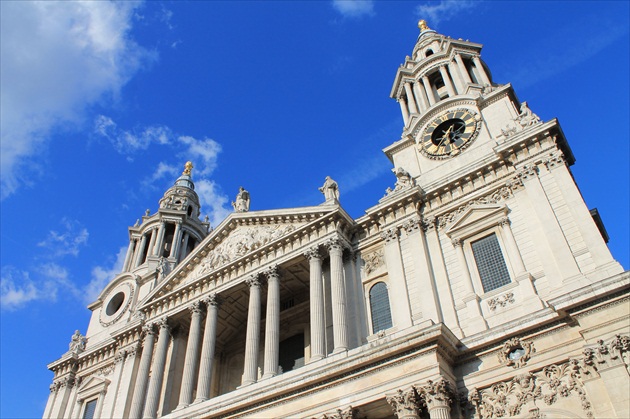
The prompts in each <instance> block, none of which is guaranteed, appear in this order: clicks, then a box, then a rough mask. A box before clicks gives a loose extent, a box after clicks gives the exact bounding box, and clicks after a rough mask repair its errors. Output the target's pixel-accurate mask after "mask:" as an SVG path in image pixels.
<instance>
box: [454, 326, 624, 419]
mask: <svg viewBox="0 0 630 419" xmlns="http://www.w3.org/2000/svg"><path fill="white" fill-rule="evenodd" d="M583 354H584V356H583V357H581V358H577V359H570V360H569V361H568V362H565V363H562V364H559V365H549V366H546V367H544V368H543V369H542V370H539V371H537V372H534V373H532V372H529V373H526V374H521V375H518V376H516V377H514V378H513V379H511V380H509V381H504V382H500V383H497V384H493V385H492V386H490V387H488V388H485V389H483V390H478V389H476V388H473V389H472V390H471V391H470V393H469V394H468V399H467V403H465V404H468V405H469V406H472V408H473V409H474V410H475V411H476V414H475V417H477V418H480V419H486V418H498V417H513V416H518V415H522V414H524V413H525V409H528V410H527V413H528V414H527V417H528V418H543V417H544V414H543V413H541V412H540V407H539V406H537V402H542V403H544V404H545V405H547V406H551V405H553V404H555V403H557V402H558V400H559V399H561V398H568V397H574V396H577V398H579V400H580V405H581V408H582V410H583V411H584V412H585V413H586V416H587V417H588V418H592V417H593V412H592V410H591V403H590V401H589V400H588V397H587V395H586V391H585V390H584V380H585V379H590V378H595V377H597V376H598V375H599V373H598V368H602V367H610V366H612V365H619V364H625V367H626V368H628V367H629V357H630V337H628V336H621V335H616V336H615V337H614V338H613V339H612V340H611V341H609V342H608V343H605V342H604V341H603V340H599V341H598V342H597V344H596V345H592V346H589V347H587V348H585V349H584V352H583Z"/></svg>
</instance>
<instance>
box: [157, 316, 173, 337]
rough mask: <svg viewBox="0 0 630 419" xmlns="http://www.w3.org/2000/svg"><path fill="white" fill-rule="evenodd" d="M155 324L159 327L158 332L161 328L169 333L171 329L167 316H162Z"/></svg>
mask: <svg viewBox="0 0 630 419" xmlns="http://www.w3.org/2000/svg"><path fill="white" fill-rule="evenodd" d="M155 325H156V326H157V327H158V328H159V329H160V332H161V331H162V330H166V331H167V332H169V333H170V331H171V326H169V324H168V317H162V318H161V319H159V320H156V321H155Z"/></svg>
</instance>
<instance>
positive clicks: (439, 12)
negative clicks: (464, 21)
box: [416, 0, 474, 28]
mask: <svg viewBox="0 0 630 419" xmlns="http://www.w3.org/2000/svg"><path fill="white" fill-rule="evenodd" d="M473 6H474V3H473V2H472V1H470V0H441V1H439V2H433V1H432V2H426V3H425V4H421V5H419V6H418V7H416V14H417V15H418V17H419V19H424V20H426V21H427V24H428V25H429V27H430V28H433V27H434V26H438V25H439V24H440V23H441V22H443V21H446V20H449V19H450V18H451V17H453V16H455V14H456V13H458V12H461V11H463V10H467V9H470V8H472V7H473Z"/></svg>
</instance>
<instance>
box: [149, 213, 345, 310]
mask: <svg viewBox="0 0 630 419" xmlns="http://www.w3.org/2000/svg"><path fill="white" fill-rule="evenodd" d="M340 217H341V218H345V219H348V220H349V221H350V219H349V217H347V216H346V215H345V213H344V212H341V211H340V210H339V208H338V207H332V206H331V207H321V206H318V207H304V208H299V209H288V210H274V211H255V212H251V211H250V212H246V213H232V214H230V216H228V218H226V219H225V220H224V221H223V222H222V223H221V224H220V225H219V226H218V227H217V228H216V229H214V230H213V231H212V232H211V233H210V235H208V237H206V238H205V240H204V241H203V242H202V243H201V244H200V245H199V246H197V247H196V248H195V249H194V250H193V251H192V252H191V254H190V255H188V257H187V258H186V259H185V260H184V261H182V262H180V263H179V265H177V266H176V267H175V268H174V269H173V270H172V272H170V273H169V274H168V276H167V277H166V278H165V279H164V280H163V281H161V282H160V283H159V285H158V286H157V287H156V288H155V289H154V290H153V291H151V292H150V293H149V295H147V297H145V299H144V301H143V302H142V303H141V306H144V305H146V304H149V303H151V302H152V301H154V300H156V299H159V298H161V297H163V296H165V295H167V294H171V293H174V292H178V290H180V289H181V288H183V287H187V286H189V285H190V284H193V283H196V282H202V281H204V279H205V278H207V277H208V276H213V275H217V276H218V277H222V278H223V279H225V278H226V277H225V272H229V275H233V273H234V272H235V269H234V266H237V265H238V268H237V269H238V270H239V272H241V273H243V272H244V271H243V270H245V271H247V270H248V269H249V268H248V266H249V267H251V266H258V265H257V262H256V259H257V258H259V257H262V256H263V255H264V254H265V253H266V252H267V251H277V249H278V248H279V247H283V248H285V246H286V244H287V243H288V242H289V241H291V240H294V239H297V237H298V236H297V235H299V234H300V231H301V230H304V234H313V231H318V233H317V234H325V232H326V231H329V229H330V227H327V225H329V224H331V223H334V224H335V225H336V223H338V221H339V218H340ZM322 220H327V221H326V222H322ZM309 226H313V228H309ZM333 228H336V227H333ZM300 243H302V241H300ZM274 249H275V250H274ZM224 270H225V272H224Z"/></svg>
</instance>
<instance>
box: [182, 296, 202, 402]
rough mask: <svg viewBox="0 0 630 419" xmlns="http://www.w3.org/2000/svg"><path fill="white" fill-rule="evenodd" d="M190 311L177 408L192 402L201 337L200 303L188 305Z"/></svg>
mask: <svg viewBox="0 0 630 419" xmlns="http://www.w3.org/2000/svg"><path fill="white" fill-rule="evenodd" d="M189 310H190V313H191V320H190V331H189V332H188V344H187V345H186V359H185V361H184V373H183V375H182V388H181V391H180V393H179V405H178V406H177V409H181V408H184V407H186V406H188V405H189V404H190V403H192V393H193V388H194V381H195V376H196V375H197V372H198V371H197V365H198V364H197V362H198V359H199V340H200V338H201V316H202V315H203V313H202V310H201V303H200V302H198V301H197V302H194V303H193V304H192V305H191V306H190V307H189Z"/></svg>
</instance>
